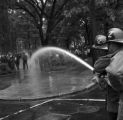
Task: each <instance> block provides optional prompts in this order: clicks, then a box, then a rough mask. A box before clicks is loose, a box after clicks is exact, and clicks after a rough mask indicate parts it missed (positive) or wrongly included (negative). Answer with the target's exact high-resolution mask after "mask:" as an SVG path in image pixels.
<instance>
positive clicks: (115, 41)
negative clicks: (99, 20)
mask: <svg viewBox="0 0 123 120" xmlns="http://www.w3.org/2000/svg"><path fill="white" fill-rule="evenodd" d="M111 42H113V43H120V44H123V39H114V40H109V41H107V43H111Z"/></svg>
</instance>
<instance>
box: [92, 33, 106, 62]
mask: <svg viewBox="0 0 123 120" xmlns="http://www.w3.org/2000/svg"><path fill="white" fill-rule="evenodd" d="M106 42H107V41H106V36H105V35H97V36H96V37H95V42H94V45H93V46H92V56H93V64H94V63H95V61H96V60H97V59H98V58H99V57H101V56H104V55H106V54H107V51H108V47H107V44H106Z"/></svg>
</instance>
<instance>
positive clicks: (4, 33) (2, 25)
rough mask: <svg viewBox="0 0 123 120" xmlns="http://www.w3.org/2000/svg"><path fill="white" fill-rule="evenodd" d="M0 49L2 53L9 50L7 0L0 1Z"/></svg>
mask: <svg viewBox="0 0 123 120" xmlns="http://www.w3.org/2000/svg"><path fill="white" fill-rule="evenodd" d="M0 21H1V22H0V46H4V48H3V47H2V48H0V49H1V51H3V52H8V51H9V50H10V41H9V40H10V39H9V36H10V35H9V20H8V5H7V0H0Z"/></svg>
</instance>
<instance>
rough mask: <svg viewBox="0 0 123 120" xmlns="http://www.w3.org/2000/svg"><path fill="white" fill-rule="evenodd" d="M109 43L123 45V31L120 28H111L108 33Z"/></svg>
mask: <svg viewBox="0 0 123 120" xmlns="http://www.w3.org/2000/svg"><path fill="white" fill-rule="evenodd" d="M108 42H114V43H122V44H123V31H122V30H121V29H119V28H111V29H109V33H108Z"/></svg>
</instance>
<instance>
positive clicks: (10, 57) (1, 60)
mask: <svg viewBox="0 0 123 120" xmlns="http://www.w3.org/2000/svg"><path fill="white" fill-rule="evenodd" d="M20 61H22V68H23V70H26V69H28V55H27V54H26V53H25V52H23V53H16V54H12V53H8V54H6V55H0V66H7V67H8V68H9V69H10V70H12V71H17V70H19V69H20V63H21V62H20ZM2 68H3V70H5V67H0V69H2Z"/></svg>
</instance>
